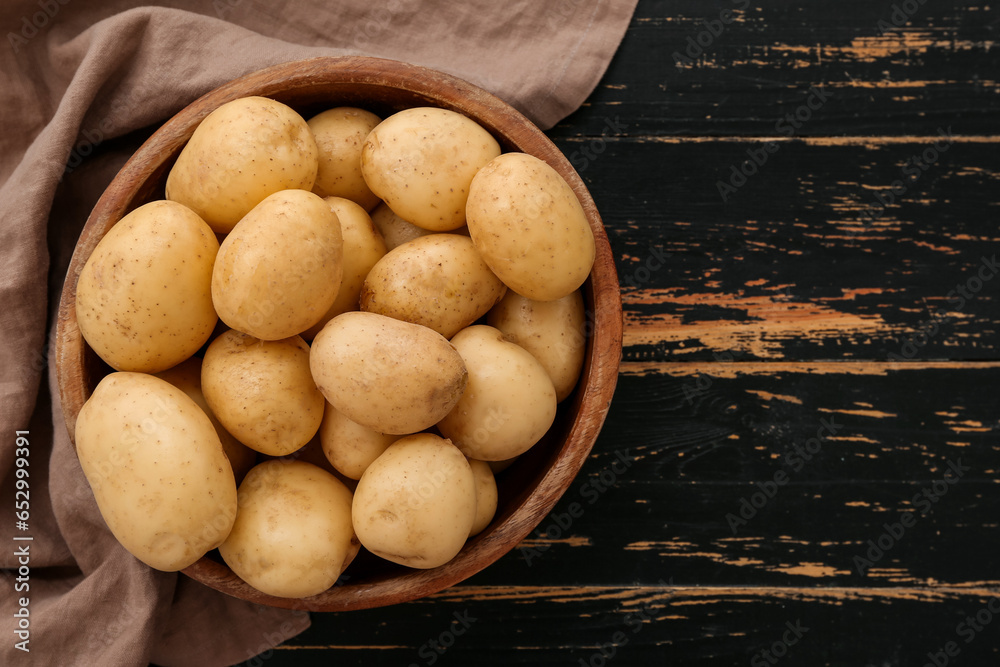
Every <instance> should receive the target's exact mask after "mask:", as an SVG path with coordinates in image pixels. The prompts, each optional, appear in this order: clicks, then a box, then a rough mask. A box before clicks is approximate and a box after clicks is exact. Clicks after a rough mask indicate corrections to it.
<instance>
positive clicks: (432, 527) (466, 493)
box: [352, 433, 476, 569]
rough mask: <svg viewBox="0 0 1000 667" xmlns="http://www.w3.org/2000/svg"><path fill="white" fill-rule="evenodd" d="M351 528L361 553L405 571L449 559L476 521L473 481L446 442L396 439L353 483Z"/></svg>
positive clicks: (424, 437)
mask: <svg viewBox="0 0 1000 667" xmlns="http://www.w3.org/2000/svg"><path fill="white" fill-rule="evenodd" d="M352 518H353V522H354V529H355V530H356V531H357V535H358V539H359V540H360V541H361V544H362V545H364V547H365V548H366V549H368V550H369V551H371V552H372V553H373V554H375V555H376V556H380V557H381V558H385V559H386V560H389V561H392V562H394V563H399V564H400V565H406V566H407V567H413V568H420V569H427V568H432V567H438V566H439V565H444V564H445V563H447V562H448V561H449V560H451V559H452V558H454V557H455V556H456V555H457V554H458V552H459V551H461V549H462V546H463V545H464V544H465V541H466V540H467V539H468V537H469V533H470V532H471V530H472V527H473V523H474V521H475V518H476V481H475V477H474V475H473V472H472V468H471V467H470V465H469V462H468V461H467V460H466V458H465V457H464V456H463V455H462V452H460V451H458V449H457V448H456V447H455V446H454V445H453V444H451V442H449V441H447V440H445V439H443V438H441V437H439V436H437V435H434V434H432V433H419V434H416V435H411V436H407V437H405V438H401V439H399V440H397V441H396V442H394V443H393V444H391V445H389V448H388V449H386V450H385V452H384V453H383V454H382V455H381V456H379V457H378V458H377V459H375V460H374V461H373V462H372V464H371V465H370V466H368V469H367V470H365V474H364V475H362V476H361V480H360V481H359V482H358V488H357V489H356V490H355V492H354V506H353V509H352Z"/></svg>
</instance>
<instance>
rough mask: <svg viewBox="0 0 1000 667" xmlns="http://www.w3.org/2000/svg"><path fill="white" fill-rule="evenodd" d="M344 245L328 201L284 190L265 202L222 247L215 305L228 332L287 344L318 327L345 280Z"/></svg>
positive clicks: (216, 271)
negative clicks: (235, 331) (232, 331)
mask: <svg viewBox="0 0 1000 667" xmlns="http://www.w3.org/2000/svg"><path fill="white" fill-rule="evenodd" d="M343 244H344V240H343V235H342V233H341V229H340V220H339V219H338V218H337V214H336V213H334V212H333V211H332V210H331V209H330V206H329V204H327V203H326V202H325V201H323V200H322V199H321V198H320V197H318V196H316V195H314V194H313V193H311V192H306V191H305V190H282V191H281V192H277V193H275V194H273V195H271V196H269V197H267V198H266V199H265V200H264V201H262V202H261V203H260V204H258V205H257V206H256V207H254V209H253V210H252V211H250V212H249V213H247V215H246V217H244V218H243V219H242V220H240V222H239V224H238V225H236V227H235V228H233V231H232V232H230V233H229V235H228V236H227V237H226V239H225V240H224V241H223V242H222V246H221V247H220V248H219V255H218V257H217V259H216V261H215V268H214V270H213V272H212V300H213V302H214V303H215V307H216V310H217V311H218V313H219V318H220V319H221V320H222V321H223V322H225V323H226V324H227V325H228V326H229V327H231V328H233V329H236V330H238V331H242V332H244V333H247V334H250V335H251V336H253V337H255V338H260V339H261V340H281V339H282V338H288V337H289V336H295V335H298V334H300V333H302V332H304V331H306V330H307V329H309V327H311V326H313V325H314V324H316V322H318V321H319V319H320V318H321V317H323V315H324V314H325V313H326V312H327V311H328V310H329V309H330V306H332V305H333V303H334V301H335V300H336V298H337V294H338V292H339V291H340V284H341V281H342V280H343V273H344V266H343V259H344V246H343Z"/></svg>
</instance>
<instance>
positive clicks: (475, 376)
mask: <svg viewBox="0 0 1000 667" xmlns="http://www.w3.org/2000/svg"><path fill="white" fill-rule="evenodd" d="M452 344H453V345H454V346H455V349H457V350H458V352H459V354H460V355H462V359H463V360H464V361H465V365H466V368H467V369H468V372H469V383H468V386H467V387H466V389H465V393H464V394H463V395H462V398H461V399H460V400H459V401H458V403H457V404H456V405H455V407H454V408H453V409H452V410H451V412H449V413H448V414H447V415H446V416H445V417H444V418H443V419H442V420H441V421H440V422H439V423H438V425H437V426H438V430H439V431H440V432H441V435H443V436H444V437H446V438H449V439H450V440H451V441H452V442H454V443H455V446H456V447H458V448H459V449H460V450H462V453H463V454H465V455H466V456H468V457H469V458H473V459H480V460H482V461H502V460H505V459H510V458H513V457H515V456H518V455H520V454H523V453H524V452H526V451H527V450H528V449H530V448H531V446H532V445H534V444H535V443H536V442H538V441H539V440H540V439H541V437H542V436H543V435H545V432H546V431H548V430H549V427H551V426H552V422H553V421H554V420H555V416H556V390H555V388H554V387H553V386H552V380H550V379H549V376H548V373H546V372H545V369H544V368H542V365H541V364H540V363H539V362H538V360H537V359H535V358H534V357H533V356H531V353H530V352H528V351H527V350H525V349H524V348H522V347H520V346H518V345H515V344H514V343H511V342H508V341H507V340H505V339H504V337H503V334H502V333H501V332H500V331H499V330H497V329H494V328H493V327H490V326H486V325H484V324H477V325H474V326H471V327H468V328H466V329H463V330H462V331H460V332H458V333H457V334H456V335H455V337H454V338H452Z"/></svg>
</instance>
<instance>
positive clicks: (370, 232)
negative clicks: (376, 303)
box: [302, 197, 386, 340]
mask: <svg viewBox="0 0 1000 667" xmlns="http://www.w3.org/2000/svg"><path fill="white" fill-rule="evenodd" d="M324 201H326V203H327V204H328V205H329V206H330V208H331V209H332V210H333V212H334V213H336V214H337V218H339V219H340V231H341V235H342V236H343V238H344V263H343V266H344V276H343V279H342V280H341V282H340V291H339V292H338V293H337V299H336V301H334V302H333V305H332V306H330V309H329V310H328V311H326V314H325V315H323V317H321V318H320V320H319V322H317V323H316V324H314V325H313V326H311V327H310V328H309V330H308V331H306V332H305V333H303V334H302V337H303V338H305V339H306V340H312V339H313V338H315V337H316V334H318V333H319V330H320V329H322V328H323V327H324V325H326V323H327V322H329V321H330V320H332V319H333V318H334V317H336V316H337V315H340V314H341V313H346V312H348V311H351V310H357V309H358V304H359V300H360V297H361V286H362V285H363V284H364V282H365V276H367V275H368V272H369V271H371V270H372V267H373V266H375V263H376V262H378V261H379V260H380V259H382V256H383V255H385V253H386V249H385V242H384V241H382V237H381V235H379V233H378V230H377V229H375V225H373V224H372V219H371V218H370V217H369V216H368V213H366V212H365V210H364V209H363V208H361V207H360V206H358V205H357V204H355V203H354V202H352V201H351V200H349V199H344V198H342V197H327V198H326V199H325V200H324Z"/></svg>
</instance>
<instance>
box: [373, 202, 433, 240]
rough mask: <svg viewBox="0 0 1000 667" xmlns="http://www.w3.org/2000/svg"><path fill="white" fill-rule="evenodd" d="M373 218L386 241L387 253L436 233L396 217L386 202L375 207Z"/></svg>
mask: <svg viewBox="0 0 1000 667" xmlns="http://www.w3.org/2000/svg"><path fill="white" fill-rule="evenodd" d="M371 217H372V224H374V225H375V227H376V228H377V229H378V231H379V233H380V234H381V235H382V240H384V241H385V247H386V250H387V251H390V250H392V249H393V248H396V247H399V246H401V245H403V244H404V243H406V242H407V241H412V240H413V239H415V238H419V237H421V236H427V235H428V234H434V233H435V232H432V231H431V230H429V229H424V228H423V227H417V226H416V225H415V224H413V223H412V222H407V221H406V220H403V219H402V218H401V217H399V216H398V215H396V214H395V213H394V212H393V210H392V209H391V208H389V207H388V206H387V205H386V203H385V202H382V203H381V204H379V205H378V206H376V207H375V210H374V211H372V216H371Z"/></svg>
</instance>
